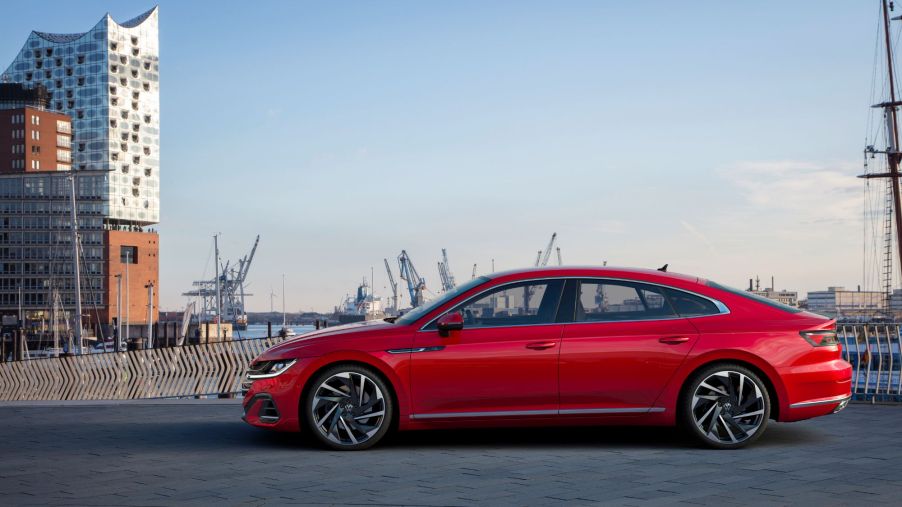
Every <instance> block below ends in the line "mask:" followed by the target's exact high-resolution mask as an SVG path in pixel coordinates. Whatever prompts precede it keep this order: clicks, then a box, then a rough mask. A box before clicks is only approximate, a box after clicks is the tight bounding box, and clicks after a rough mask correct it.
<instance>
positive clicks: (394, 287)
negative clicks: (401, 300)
mask: <svg viewBox="0 0 902 507" xmlns="http://www.w3.org/2000/svg"><path fill="white" fill-rule="evenodd" d="M382 260H384V261H385V272H386V273H388V285H389V286H390V287H391V310H392V313H394V314H397V313H398V283H397V282H395V277H394V276H393V275H392V274H391V268H390V267H389V265H388V259H382Z"/></svg>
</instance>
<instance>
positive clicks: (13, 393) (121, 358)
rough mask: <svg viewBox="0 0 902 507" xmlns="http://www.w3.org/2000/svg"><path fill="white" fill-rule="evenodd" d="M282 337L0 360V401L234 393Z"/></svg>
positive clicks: (170, 396)
mask: <svg viewBox="0 0 902 507" xmlns="http://www.w3.org/2000/svg"><path fill="white" fill-rule="evenodd" d="M280 341H282V339H281V338H278V337H274V338H261V339H253V340H236V341H226V342H216V343H205V344H200V345H185V346H182V347H171V348H159V349H148V350H134V351H129V352H112V353H107V354H86V355H81V356H68V357H59V358H46V359H31V360H26V361H14V362H6V363H0V400H4V401H13V400H130V399H139V398H177V397H191V396H208V395H221V394H235V393H238V392H240V390H241V381H242V379H243V377H244V374H245V370H246V368H247V365H248V363H249V362H250V361H251V360H252V359H253V358H254V357H256V356H257V355H259V354H260V353H262V352H263V351H264V350H266V349H267V348H269V347H271V346H273V345H275V344H277V343H279V342H280Z"/></svg>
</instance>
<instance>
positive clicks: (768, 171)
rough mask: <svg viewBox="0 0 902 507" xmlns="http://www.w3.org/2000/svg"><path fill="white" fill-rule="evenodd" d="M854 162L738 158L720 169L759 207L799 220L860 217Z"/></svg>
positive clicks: (849, 220) (842, 220)
mask: <svg viewBox="0 0 902 507" xmlns="http://www.w3.org/2000/svg"><path fill="white" fill-rule="evenodd" d="M855 171H856V166H855V165H854V164H850V163H841V164H836V165H831V166H826V165H821V164H815V163H811V162H801V161H763V162H741V163H738V164H735V165H734V166H732V167H729V168H727V169H725V170H722V171H721V172H720V173H721V175H722V176H723V177H725V178H726V179H727V180H728V181H729V182H731V183H732V184H733V185H735V186H736V187H738V188H739V190H740V191H741V192H742V193H743V195H744V198H745V200H746V202H747V203H748V204H749V205H750V206H752V207H753V208H756V209H757V210H760V211H765V212H774V213H783V214H789V216H790V217H791V218H790V220H791V221H793V222H796V223H803V224H817V223H820V224H824V223H829V224H843V223H845V224H848V223H853V222H854V223H859V222H860V220H861V209H862V205H861V180H858V179H856V178H855V174H856V172H855Z"/></svg>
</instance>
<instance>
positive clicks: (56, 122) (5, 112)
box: [0, 83, 72, 174]
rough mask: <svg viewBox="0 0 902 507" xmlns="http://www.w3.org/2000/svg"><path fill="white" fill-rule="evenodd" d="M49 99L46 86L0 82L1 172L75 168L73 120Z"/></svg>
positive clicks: (17, 172)
mask: <svg viewBox="0 0 902 507" xmlns="http://www.w3.org/2000/svg"><path fill="white" fill-rule="evenodd" d="M46 101H47V90H45V89H44V87H43V86H42V87H39V88H35V89H27V88H25V87H23V86H22V85H19V84H13V83H0V174H21V173H26V172H41V171H68V170H70V169H72V122H71V120H70V119H69V117H68V116H66V115H65V114H62V113H55V112H52V111H48V110H46V109H45V108H44V107H43V105H44V104H45V103H46ZM26 126H27V127H26Z"/></svg>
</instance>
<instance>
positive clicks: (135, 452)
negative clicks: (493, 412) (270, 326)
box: [0, 400, 902, 506]
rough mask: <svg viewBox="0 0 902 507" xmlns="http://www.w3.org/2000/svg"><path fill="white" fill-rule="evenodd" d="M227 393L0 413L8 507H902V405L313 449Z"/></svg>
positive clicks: (410, 437)
mask: <svg viewBox="0 0 902 507" xmlns="http://www.w3.org/2000/svg"><path fill="white" fill-rule="evenodd" d="M239 417H240V405H239V404H238V402H237V401H235V400H209V401H204V400H200V401H172V402H160V401H138V402H129V401H125V402H112V403H98V402H44V403H30V404H17V403H4V404H0V427H2V428H3V433H2V434H3V438H2V439H0V456H2V457H3V459H2V462H0V498H3V504H4V505H47V504H50V505H172V504H175V503H187V504H193V505H214V504H217V505H280V504H325V505H331V504H358V505H430V506H447V505H461V506H463V505H471V504H474V503H480V504H484V505H540V504H560V503H570V504H572V505H583V504H589V503H594V502H605V503H608V504H612V505H667V504H672V503H677V502H685V503H686V504H694V503H698V504H718V505H731V504H765V505H787V504H797V505H798V504H803V503H804V504H815V503H817V504H820V505H842V504H858V505H861V504H865V503H867V504H877V503H887V504H892V503H897V502H898V499H899V498H902V407H898V406H867V405H854V406H852V407H850V408H849V409H848V410H846V411H845V412H842V413H840V414H838V415H835V416H832V417H824V418H821V419H816V420H812V421H807V422H804V423H795V424H774V425H772V426H771V427H770V428H769V429H768V434H767V435H765V437H764V438H763V439H762V440H760V441H759V442H758V443H757V444H756V445H754V446H753V447H752V448H750V449H747V450H742V451H732V452H729V451H710V450H705V449H699V448H697V447H694V446H693V445H692V443H691V442H690V441H688V440H687V439H685V438H683V437H682V436H681V435H680V434H679V433H678V432H676V431H675V430H672V429H667V428H579V429H548V430H492V431H442V432H422V433H408V434H401V435H397V436H396V437H395V438H393V439H391V440H390V441H389V442H387V443H386V445H383V446H380V447H378V448H376V449H373V450H371V451H366V452H356V453H338V452H328V451H322V450H319V449H316V448H312V447H309V446H308V445H307V444H306V443H304V442H303V441H302V440H299V439H298V438H296V437H295V436H293V435H281V434H273V433H267V432H263V431H260V430H256V429H254V428H251V427H249V426H246V425H245V424H244V423H242V422H241V421H240V419H239Z"/></svg>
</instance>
